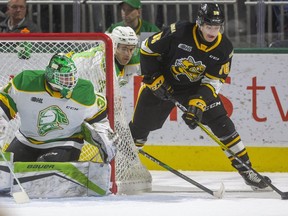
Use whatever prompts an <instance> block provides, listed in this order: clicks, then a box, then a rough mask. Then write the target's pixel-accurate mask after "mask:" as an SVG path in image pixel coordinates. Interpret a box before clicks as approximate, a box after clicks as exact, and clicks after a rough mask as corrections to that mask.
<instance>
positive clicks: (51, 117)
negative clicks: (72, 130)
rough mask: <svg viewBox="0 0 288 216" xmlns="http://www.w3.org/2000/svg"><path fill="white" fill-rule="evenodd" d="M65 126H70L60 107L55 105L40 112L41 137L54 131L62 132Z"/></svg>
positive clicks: (39, 131)
mask: <svg viewBox="0 0 288 216" xmlns="http://www.w3.org/2000/svg"><path fill="white" fill-rule="evenodd" d="M63 124H64V125H68V124H69V120H68V118H67V116H66V114H65V113H64V112H63V111H62V110H61V109H60V108H59V107H58V106H55V105H53V106H50V107H47V108H46V109H44V110H41V111H40V112H39V116H38V133H39V135H40V136H45V135H46V134H47V133H49V132H51V131H54V130H62V129H63V128H62V127H61V125H63Z"/></svg>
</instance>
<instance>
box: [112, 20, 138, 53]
mask: <svg viewBox="0 0 288 216" xmlns="http://www.w3.org/2000/svg"><path fill="white" fill-rule="evenodd" d="M111 38H112V40H113V45H114V49H117V47H118V44H125V45H132V46H136V45H137V44H138V37H137V35H136V33H135V32H134V30H133V29H132V28H131V27H129V26H126V27H124V26H117V27H116V28H114V29H113V31H112V33H111Z"/></svg>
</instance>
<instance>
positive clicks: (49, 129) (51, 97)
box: [0, 70, 107, 148]
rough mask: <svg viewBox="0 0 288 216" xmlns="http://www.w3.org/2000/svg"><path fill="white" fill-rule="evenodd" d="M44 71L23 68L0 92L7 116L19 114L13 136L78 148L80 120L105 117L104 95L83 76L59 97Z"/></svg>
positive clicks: (37, 143) (35, 143) (34, 142)
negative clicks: (19, 120) (70, 91)
mask: <svg viewBox="0 0 288 216" xmlns="http://www.w3.org/2000/svg"><path fill="white" fill-rule="evenodd" d="M44 73H45V71H40V70H39V71H38V70H34V71H32V70H27V71H23V72H22V73H20V74H18V75H17V76H15V77H14V78H13V79H12V80H11V81H10V82H9V84H7V86H5V88H4V89H3V91H2V92H0V106H1V108H2V109H3V110H4V112H5V114H6V116H7V117H8V118H9V119H10V120H11V119H13V118H14V117H15V116H16V114H17V113H18V114H19V115H20V118H21V126H20V128H19V131H18V132H16V137H17V138H18V139H19V140H20V141H21V142H23V143H24V144H26V145H29V146H32V147H34V148H51V147H55V146H67V145H71V146H75V147H78V148H81V145H80V144H79V143H83V136H82V134H81V124H82V123H83V121H87V122H88V123H90V124H92V123H95V122H99V121H103V120H105V119H107V118H106V116H107V113H106V108H107V103H106V99H105V97H103V96H102V95H100V94H95V92H94V87H93V84H92V83H91V82H90V81H88V80H83V79H79V80H78V82H77V85H76V86H75V88H74V89H73V92H72V94H71V97H70V98H69V99H67V98H63V97H62V96H61V94H60V93H59V92H55V91H53V90H52V89H51V88H50V86H49V84H48V83H47V82H46V80H45V75H44ZM77 145H78V146H77Z"/></svg>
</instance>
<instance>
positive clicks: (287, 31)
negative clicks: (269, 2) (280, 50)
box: [273, 0, 288, 36]
mask: <svg viewBox="0 0 288 216" xmlns="http://www.w3.org/2000/svg"><path fill="white" fill-rule="evenodd" d="M273 1H275V0H273ZM277 1H285V2H287V4H284V5H273V12H274V15H275V17H276V22H275V25H276V30H277V32H278V33H284V35H285V36H287V35H288V0H277ZM281 7H283V11H284V17H281ZM281 20H282V21H283V29H281Z"/></svg>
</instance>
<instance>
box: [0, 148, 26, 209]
mask: <svg viewBox="0 0 288 216" xmlns="http://www.w3.org/2000/svg"><path fill="white" fill-rule="evenodd" d="M0 153H1V156H2V157H3V159H4V161H5V162H6V164H7V166H8V168H9V170H10V173H11V174H12V176H13V178H14V179H15V181H16V182H17V184H18V186H19V188H20V189H21V191H20V192H15V193H13V194H12V196H13V198H14V200H15V202H16V203H18V204H22V203H28V202H30V199H29V196H28V194H27V193H26V191H25V190H24V188H23V187H22V185H21V184H20V181H19V179H18V178H17V176H16V175H15V173H14V171H13V170H12V167H11V166H10V164H9V162H8V161H7V159H6V157H5V155H4V153H3V152H2V148H0Z"/></svg>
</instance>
